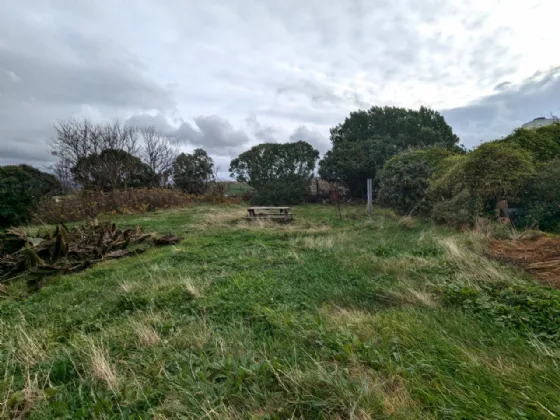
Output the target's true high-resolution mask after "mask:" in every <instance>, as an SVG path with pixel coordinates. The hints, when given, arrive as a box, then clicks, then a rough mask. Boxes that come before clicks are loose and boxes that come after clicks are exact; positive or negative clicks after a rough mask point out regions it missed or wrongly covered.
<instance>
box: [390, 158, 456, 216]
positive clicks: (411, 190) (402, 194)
mask: <svg viewBox="0 0 560 420" xmlns="http://www.w3.org/2000/svg"><path fill="white" fill-rule="evenodd" d="M450 154H451V152H450V151H449V150H447V149H442V148H425V149H417V150H409V151H406V152H403V153H400V154H398V155H396V156H393V157H392V158H391V159H389V160H388V161H387V163H386V164H385V166H384V167H383V171H382V172H381V176H380V178H379V180H380V191H379V202H380V203H381V204H382V205H385V206H388V207H391V208H393V209H395V210H396V211H397V212H399V213H403V214H406V213H414V214H427V213H428V212H429V210H430V209H431V205H430V204H431V203H430V201H429V200H427V191H428V187H429V185H430V184H429V180H430V178H431V176H432V174H433V173H434V172H435V171H436V170H437V169H438V168H439V167H440V166H441V164H442V162H443V160H444V159H445V158H447V157H449V155H450Z"/></svg>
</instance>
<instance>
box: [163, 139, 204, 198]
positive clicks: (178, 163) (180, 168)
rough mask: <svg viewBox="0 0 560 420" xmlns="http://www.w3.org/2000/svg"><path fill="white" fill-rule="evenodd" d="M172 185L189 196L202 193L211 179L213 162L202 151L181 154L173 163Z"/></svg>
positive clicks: (196, 150)
mask: <svg viewBox="0 0 560 420" xmlns="http://www.w3.org/2000/svg"><path fill="white" fill-rule="evenodd" d="M172 173H173V183H174V184H175V186H176V187H177V188H179V189H181V190H183V191H185V192H187V193H189V194H202V193H204V191H205V189H206V186H207V185H208V182H210V181H211V180H212V178H213V173H214V161H213V160H212V158H211V157H210V156H208V153H206V151H205V150H204V149H195V150H194V151H193V152H192V154H185V153H181V154H180V155H179V156H177V158H176V159H175V161H174V162H173V169H172Z"/></svg>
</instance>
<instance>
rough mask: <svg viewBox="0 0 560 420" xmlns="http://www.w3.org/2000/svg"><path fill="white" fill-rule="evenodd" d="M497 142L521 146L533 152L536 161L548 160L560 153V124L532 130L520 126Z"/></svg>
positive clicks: (515, 146) (516, 146)
mask: <svg viewBox="0 0 560 420" xmlns="http://www.w3.org/2000/svg"><path fill="white" fill-rule="evenodd" d="M497 143H503V144H507V145H509V146H513V147H514V148H521V149H523V150H525V151H527V152H529V153H531V154H532V155H533V157H534V159H535V161H536V162H548V161H550V160H552V159H554V158H555V157H556V156H558V155H560V124H552V125H548V126H546V127H540V128H537V129H532V130H526V129H523V128H519V129H517V130H515V131H514V132H513V133H512V134H510V135H509V136H507V137H506V138H504V139H502V140H498V141H497Z"/></svg>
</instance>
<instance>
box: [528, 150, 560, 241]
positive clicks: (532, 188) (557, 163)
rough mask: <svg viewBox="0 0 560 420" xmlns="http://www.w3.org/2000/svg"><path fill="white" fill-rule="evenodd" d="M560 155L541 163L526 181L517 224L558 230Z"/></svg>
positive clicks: (559, 216) (559, 227)
mask: <svg viewBox="0 0 560 420" xmlns="http://www.w3.org/2000/svg"><path fill="white" fill-rule="evenodd" d="M559 180H560V157H557V158H556V159H554V160H552V161H550V162H548V163H546V164H544V165H541V167H540V168H539V170H538V172H536V173H535V174H534V176H532V177H531V178H530V179H529V180H528V181H527V185H526V188H525V192H524V195H523V197H522V198H521V200H520V202H521V203H520V205H521V206H522V207H523V208H524V213H523V214H522V215H521V217H520V218H519V220H518V223H519V224H523V225H527V226H536V227H538V228H539V229H541V230H547V231H559V230H560V188H559V187H558V182H559Z"/></svg>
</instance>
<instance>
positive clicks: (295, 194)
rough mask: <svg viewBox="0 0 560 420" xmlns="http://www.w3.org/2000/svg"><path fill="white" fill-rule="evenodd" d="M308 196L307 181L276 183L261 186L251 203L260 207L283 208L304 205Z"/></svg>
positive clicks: (295, 180) (296, 180)
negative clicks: (283, 206)
mask: <svg viewBox="0 0 560 420" xmlns="http://www.w3.org/2000/svg"><path fill="white" fill-rule="evenodd" d="M306 195H307V180H306V179H299V178H298V179H294V180H291V181H275V182H269V183H267V184H264V185H261V186H259V188H258V189H257V191H256V192H255V194H254V195H253V197H252V198H251V203H252V204H254V205H258V206H281V205H289V204H299V203H302V202H303V200H304V198H305V196H306Z"/></svg>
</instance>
